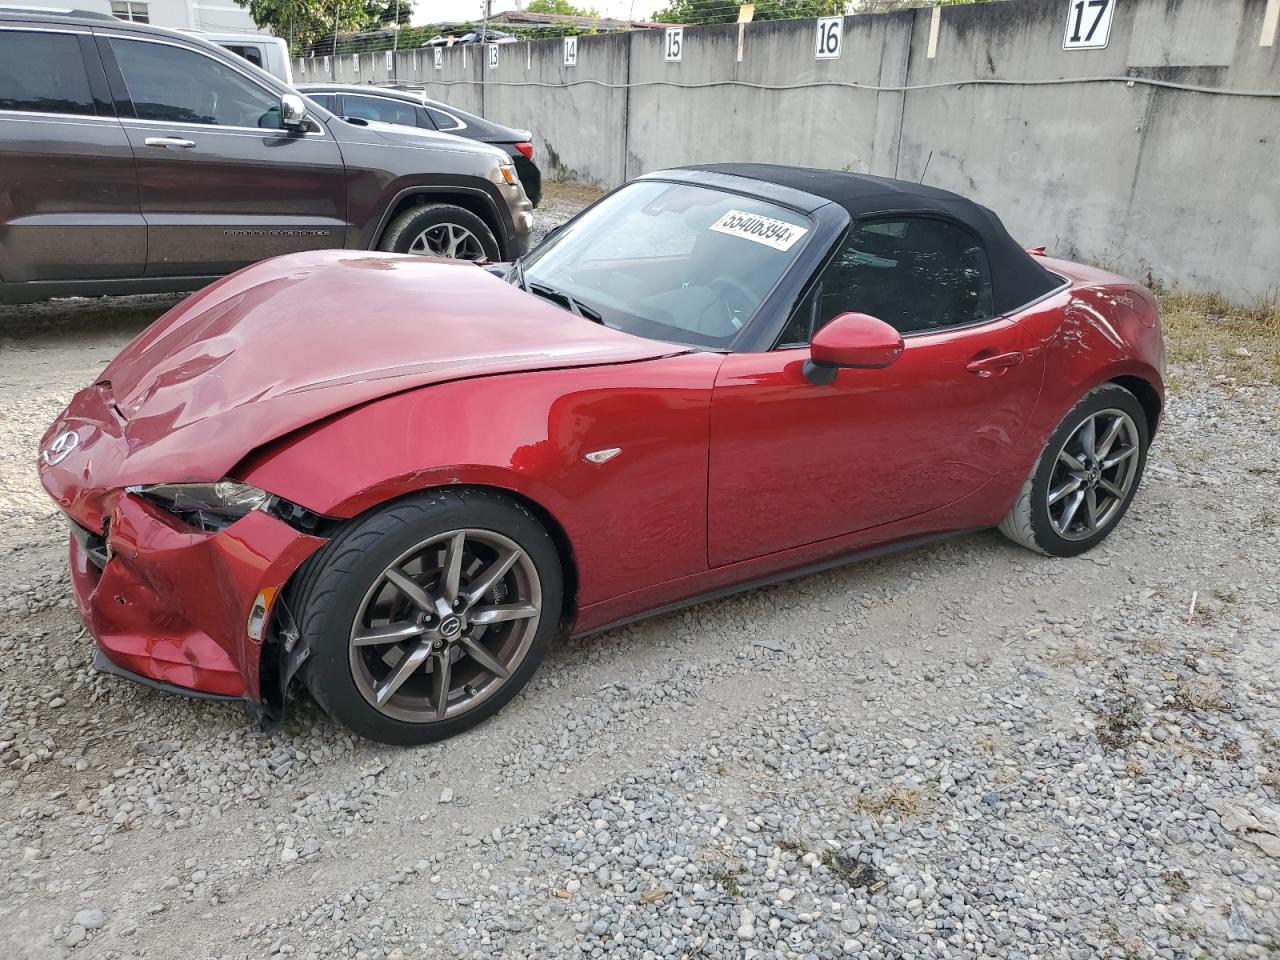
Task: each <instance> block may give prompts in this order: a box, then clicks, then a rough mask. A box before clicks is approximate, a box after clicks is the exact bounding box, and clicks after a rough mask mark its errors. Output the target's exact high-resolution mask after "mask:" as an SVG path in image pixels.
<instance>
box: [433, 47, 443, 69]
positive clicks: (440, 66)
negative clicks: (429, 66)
mask: <svg viewBox="0 0 1280 960" xmlns="http://www.w3.org/2000/svg"><path fill="white" fill-rule="evenodd" d="M435 55H436V69H437V70H443V69H444V51H443V50H441V49H440V48H439V47H436V49H435Z"/></svg>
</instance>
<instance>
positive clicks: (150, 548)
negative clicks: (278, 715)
mask: <svg viewBox="0 0 1280 960" xmlns="http://www.w3.org/2000/svg"><path fill="white" fill-rule="evenodd" d="M67 433H74V434H75V435H76V437H77V440H76V442H74V443H66V444H64V448H63V449H64V450H65V448H66V447H67V446H69V447H71V451H70V453H68V454H67V455H66V456H62V457H58V458H56V460H55V458H53V457H46V456H44V455H43V454H42V461H41V464H40V476H41V481H42V482H43V484H44V486H45V488H46V490H48V492H49V493H50V495H51V496H52V497H53V498H54V499H55V500H56V501H57V502H58V505H59V506H60V507H61V508H62V510H63V512H64V513H65V514H66V515H67V518H68V520H69V522H70V526H71V535H70V544H69V551H70V574H71V586H72V593H73V595H74V599H75V604H76V608H77V610H78V611H79V613H80V616H81V618H82V619H83V620H84V622H85V625H86V626H87V627H88V629H89V632H90V633H91V634H93V637H94V639H95V640H96V641H97V644H98V655H97V656H96V657H95V665H97V666H98V668H99V669H105V670H106V672H109V673H114V674H117V675H121V676H125V677H128V678H129V679H132V680H138V681H140V682H142V683H146V684H149V685H151V686H155V687H158V688H159V689H163V690H166V691H169V692H172V693H181V694H186V695H190V696H202V697H212V698H215V699H222V700H243V701H246V702H247V703H248V704H250V705H252V706H254V707H256V708H258V711H259V712H266V713H268V714H273V713H275V712H276V711H275V709H274V708H275V707H278V706H280V705H281V701H282V694H283V689H282V682H281V679H280V677H279V676H277V675H276V673H277V671H276V667H277V663H278V661H279V660H280V657H279V656H276V653H277V652H276V651H271V655H269V656H267V657H265V658H264V655H263V654H264V649H263V648H264V644H265V643H270V642H272V641H273V640H274V639H276V637H275V636H274V635H273V634H272V632H271V631H270V629H264V620H265V622H266V626H267V627H268V628H269V627H270V626H271V625H273V624H274V623H276V621H277V620H278V619H279V617H284V618H285V619H288V617H287V611H285V610H284V609H283V599H282V596H281V595H282V594H283V592H284V588H285V585H286V584H287V583H288V581H289V578H290V577H291V576H292V575H293V573H294V571H296V570H297V568H298V567H299V565H301V564H302V562H303V561H304V560H306V558H307V557H309V556H310V555H311V554H312V553H314V552H315V551H316V550H317V549H319V548H320V547H321V546H322V545H324V543H326V542H327V541H326V539H325V537H323V536H317V535H313V534H312V533H308V532H304V531H303V530H301V529H298V527H297V526H296V525H294V524H293V523H291V522H290V517H289V515H288V514H287V513H282V512H280V511H272V512H268V511H267V510H263V509H260V510H254V511H252V512H250V513H248V514H246V515H245V516H243V517H241V518H240V519H238V520H236V521H235V522H233V523H231V524H230V525H229V526H227V527H225V528H223V529H221V530H217V531H209V530H202V529H196V528H194V527H192V526H190V525H188V524H187V523H186V522H185V521H183V520H182V519H181V518H179V517H178V516H175V515H174V514H171V513H169V512H167V511H166V510H164V509H163V508H162V507H160V506H158V505H156V504H155V503H153V502H151V501H150V500H148V499H146V498H145V497H143V496H140V495H138V494H136V493H133V492H130V491H129V490H128V489H126V486H127V484H126V483H125V482H123V474H124V473H125V469H124V468H125V466H126V465H127V461H128V457H129V443H128V440H127V438H126V436H125V433H124V429H123V424H121V423H120V422H119V418H118V417H113V416H112V413H111V410H110V409H109V408H108V407H107V406H106V405H104V404H102V403H100V402H98V400H97V398H95V396H94V394H93V391H92V390H89V391H82V393H81V394H79V395H77V397H76V400H75V401H73V403H72V406H71V407H70V408H68V411H67V413H65V414H64V415H63V417H62V418H60V420H59V422H58V423H57V424H55V427H54V428H53V429H51V431H50V434H51V435H55V434H56V435H57V436H64V435H66V434H67ZM45 449H49V447H48V446H47V445H46V447H45ZM50 460H54V462H52V463H51V462H49V461H50ZM264 603H265V607H266V609H265V610H264V609H263V605H264ZM255 606H257V608H258V609H257V610H256V611H255ZM264 668H265V672H266V673H267V676H266V677H265V678H264V676H263V673H264Z"/></svg>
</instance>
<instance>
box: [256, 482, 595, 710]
mask: <svg viewBox="0 0 1280 960" xmlns="http://www.w3.org/2000/svg"><path fill="white" fill-rule="evenodd" d="M433 490H451V491H462V490H480V491H486V492H488V493H491V494H495V495H497V496H500V497H504V498H506V499H508V500H511V501H512V502H514V503H516V504H518V505H519V506H521V507H523V508H524V509H525V510H527V511H528V512H529V513H530V514H532V516H533V517H534V519H536V520H537V521H538V523H540V524H541V525H542V528H543V529H544V530H546V531H547V535H548V536H550V537H551V541H552V543H553V544H554V546H555V550H556V559H557V560H558V561H559V563H560V575H561V578H562V583H563V589H562V592H561V600H560V617H559V630H560V632H562V633H563V632H566V631H569V630H570V629H571V628H572V626H573V623H574V620H575V619H576V618H577V613H578V582H579V581H578V563H577V555H576V554H575V552H574V548H573V541H572V539H571V538H570V537H569V533H568V531H567V530H566V529H565V527H564V524H562V523H561V522H560V521H559V519H557V518H556V516H555V514H554V513H553V512H552V511H551V510H550V509H549V508H547V507H546V506H545V505H543V504H542V503H541V502H539V501H538V500H536V499H534V498H533V497H531V496H529V495H528V494H527V493H525V492H522V491H520V490H517V489H515V488H514V487H513V486H504V485H502V484H499V483H492V482H478V483H471V482H468V483H427V484H424V485H422V486H420V487H415V488H410V489H402V490H400V491H398V492H396V493H395V494H394V495H391V496H387V497H384V498H382V499H378V500H376V501H374V502H371V503H368V504H367V505H366V506H365V507H364V508H363V509H362V510H361V511H360V512H359V513H357V514H355V515H353V516H350V517H347V518H344V519H341V520H335V521H334V523H335V524H342V525H345V524H351V523H358V522H359V521H361V520H363V519H364V518H365V517H367V516H368V515H369V514H371V513H373V512H374V511H375V510H381V509H383V508H384V507H387V506H389V505H391V504H394V503H396V502H398V501H400V500H404V499H407V498H409V497H414V496H420V495H421V494H423V493H428V492H430V491H433ZM331 538H332V534H330V539H331ZM323 553H324V547H323V546H322V547H320V548H319V549H318V550H316V551H315V552H314V553H312V554H311V555H310V556H309V557H307V559H306V560H304V561H303V562H302V563H300V564H299V565H298V566H297V568H295V569H294V571H293V572H292V573H291V574H290V575H289V578H288V580H286V581H285V583H284V584H283V585H282V586H281V587H280V591H279V597H280V599H279V600H278V601H277V603H276V604H275V605H274V607H273V608H272V611H271V624H270V629H269V631H268V636H267V639H266V642H264V643H263V644H262V646H261V649H260V651H259V662H258V678H259V691H260V696H261V703H262V707H263V709H264V712H265V713H266V714H267V716H269V717H273V718H279V717H280V716H282V715H283V713H284V705H285V702H286V700H287V699H288V688H289V686H290V685H291V683H292V681H293V679H294V676H295V675H296V673H297V670H298V669H299V668H300V667H301V666H302V665H303V664H304V663H305V661H306V658H307V652H306V651H304V650H302V649H300V648H297V647H294V646H292V644H291V643H290V642H289V637H290V634H291V633H293V635H294V637H295V638H296V624H295V622H294V613H293V610H292V609H291V608H290V605H289V604H290V602H291V601H292V600H293V599H294V597H295V596H296V591H295V587H296V585H297V583H298V582H299V581H300V580H301V578H302V577H303V576H304V575H305V573H306V571H307V570H308V569H309V568H310V567H311V566H312V565H314V564H315V563H318V562H319V558H320V557H321V555H322V554H323Z"/></svg>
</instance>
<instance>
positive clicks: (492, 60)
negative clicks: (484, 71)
mask: <svg viewBox="0 0 1280 960" xmlns="http://www.w3.org/2000/svg"><path fill="white" fill-rule="evenodd" d="M497 66H498V45H497V44H496V43H491V44H489V69H490V70H493V69H495V68H496V67H497Z"/></svg>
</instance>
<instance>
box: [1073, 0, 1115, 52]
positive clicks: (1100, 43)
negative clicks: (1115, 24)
mask: <svg viewBox="0 0 1280 960" xmlns="http://www.w3.org/2000/svg"><path fill="white" fill-rule="evenodd" d="M1118 2H1119V0H1067V35H1066V36H1065V37H1064V38H1063V40H1062V49H1063V50H1101V49H1102V48H1103V47H1105V46H1106V45H1107V41H1108V40H1110V39H1111V17H1112V14H1114V13H1115V12H1116V4H1117V3H1118Z"/></svg>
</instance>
